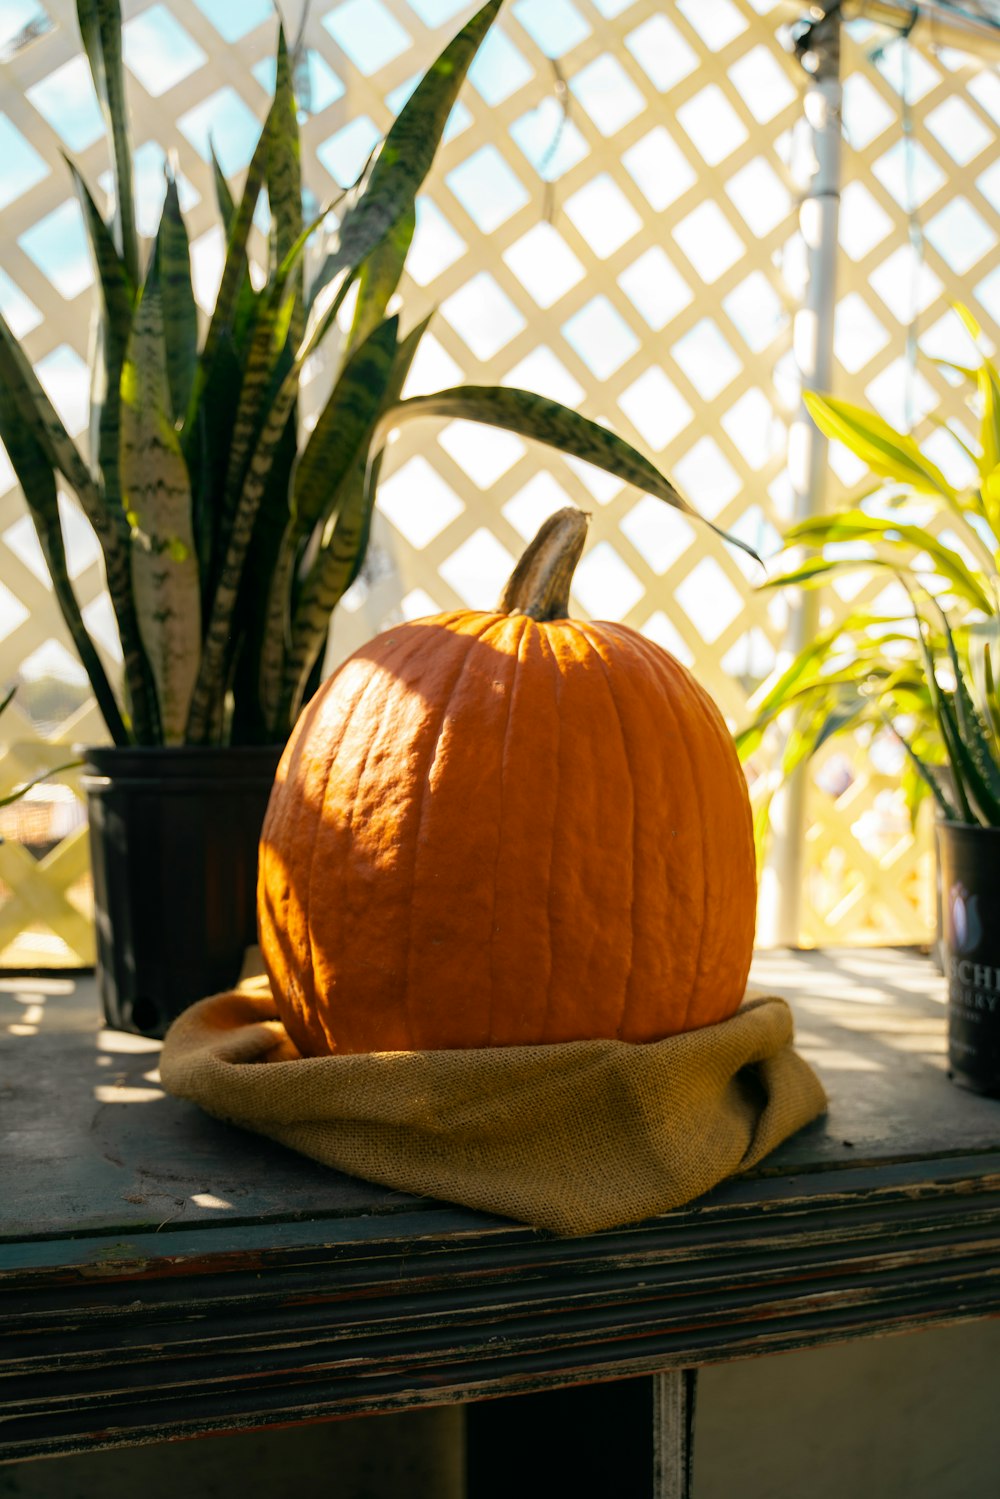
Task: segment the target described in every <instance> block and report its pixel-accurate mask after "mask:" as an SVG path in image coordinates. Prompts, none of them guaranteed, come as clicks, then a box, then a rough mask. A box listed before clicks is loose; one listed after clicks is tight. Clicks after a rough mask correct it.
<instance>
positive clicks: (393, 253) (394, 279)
mask: <svg viewBox="0 0 1000 1499" xmlns="http://www.w3.org/2000/svg"><path fill="white" fill-rule="evenodd" d="M415 228H416V210H415V209H414V208H410V209H409V210H408V211H407V212H406V213H404V214H403V215H402V217H401V218H399V219H398V220H397V221H396V223H395V224H393V226H392V228H391V229H390V230H389V232H388V234H387V235H386V236H385V238H384V239H383V240H381V241H380V242H379V243H378V244H377V245H376V246H375V248H374V250H373V251H372V253H371V254H370V255H369V257H368V259H367V260H366V261H365V262H364V264H363V265H362V267H361V270H360V272H359V273H358V278H357V279H358V300H357V302H356V303H355V304H354V319H353V321H352V324H351V333H350V337H349V338H348V341H347V347H348V351H349V352H353V350H355V349H359V348H360V347H361V345H362V344H363V343H364V341H365V339H366V338H367V337H368V335H369V334H370V333H372V332H373V331H374V330H375V329H376V328H377V327H378V325H379V323H381V321H382V319H383V318H384V317H385V311H386V308H387V307H388V305H389V301H390V299H391V297H392V296H393V294H394V293H395V291H396V288H397V286H398V285H399V279H400V277H401V276H402V274H403V266H404V265H405V264H406V257H407V255H408V253H409V249H410V245H411V243H412V240H413V231H414V229H415Z"/></svg>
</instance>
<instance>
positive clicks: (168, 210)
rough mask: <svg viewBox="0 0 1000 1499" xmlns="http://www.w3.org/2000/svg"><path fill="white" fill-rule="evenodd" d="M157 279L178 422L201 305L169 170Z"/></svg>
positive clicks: (193, 362) (190, 380)
mask: <svg viewBox="0 0 1000 1499" xmlns="http://www.w3.org/2000/svg"><path fill="white" fill-rule="evenodd" d="M156 282H157V286H158V287H159V293H160V300H161V304H162V308H163V343H164V352H165V356H166V367H167V388H168V390H169V392H170V410H171V412H172V413H173V417H174V421H175V423H176V422H180V421H182V420H183V418H184V416H185V414H186V412H187V409H188V405H189V403H190V400H191V387H192V385H193V384H194V374H195V369H196V367H197V363H198V305H197V303H196V302H195V299H194V290H193V288H192V285H191V250H190V246H189V244H188V233H187V228H186V227H185V224H184V219H183V217H182V215H181V205H180V200H179V198H178V195H177V182H176V179H175V177H174V174H173V172H168V173H167V191H166V196H165V198H164V200H163V212H162V213H161V215H160V227H159V229H158V230H157V233H156Z"/></svg>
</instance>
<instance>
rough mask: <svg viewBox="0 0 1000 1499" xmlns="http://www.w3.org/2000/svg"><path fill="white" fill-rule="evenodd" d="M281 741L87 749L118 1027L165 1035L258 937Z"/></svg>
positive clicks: (107, 1008)
mask: <svg viewBox="0 0 1000 1499" xmlns="http://www.w3.org/2000/svg"><path fill="white" fill-rule="evenodd" d="M280 755H281V746H279V745H268V746H265V747H263V748H257V747H243V746H240V747H235V748H223V749H216V748H208V749H201V748H195V747H189V746H186V745H184V746H176V747H175V746H170V747H168V748H159V747H153V748H140V749H132V748H129V749H115V748H100V749H88V750H86V751H85V764H86V773H85V775H84V778H83V785H84V787H85V789H86V792H87V802H88V808H89V813H90V849H91V859H92V864H93V872H94V914H95V920H96V926H97V976H98V984H99V988H100V992H101V998H102V1001H103V1004H104V1013H105V1016H106V1019H107V1022H108V1024H109V1025H110V1026H113V1027H115V1028H117V1029H118V1030H126V1031H133V1032H136V1033H137V1034H139V1035H143V1036H162V1035H163V1034H164V1032H165V1031H166V1029H167V1027H168V1025H169V1024H170V1022H171V1020H173V1019H174V1017H175V1016H177V1015H179V1014H180V1012H181V1010H183V1009H185V1008H186V1007H187V1006H188V1005H190V1004H193V1003H194V1002H195V1000H198V999H203V998H204V997H205V996H206V995H209V994H216V993H218V992H219V991H220V990H222V989H227V988H231V987H232V985H233V984H234V983H235V981H236V979H237V977H238V976H239V972H240V966H241V963H242V960H243V953H244V950H245V949H246V947H247V946H249V945H250V944H252V943H254V942H256V940H257V919H256V887H257V844H258V840H259V838H260V829H261V824H262V823H263V821H264V813H265V811H266V810H267V801H268V797H269V795H270V792H271V785H272V783H273V780H274V773H275V770H276V769H277V765H278V760H279V758H280Z"/></svg>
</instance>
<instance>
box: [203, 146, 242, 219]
mask: <svg viewBox="0 0 1000 1499" xmlns="http://www.w3.org/2000/svg"><path fill="white" fill-rule="evenodd" d="M208 154H209V156H210V157H211V159H212V181H213V183H214V185H215V201H216V203H217V204H218V206H219V217H220V218H221V219H222V227H223V228H224V229H225V231H226V238H227V240H228V238H229V231H230V229H231V228H232V226H233V218H234V216H235V214H236V204H235V202H234V201H233V195H232V193H231V192H230V191H229V183H228V182H227V181H226V174H225V172H224V171H223V170H222V163H221V162H220V161H219V158H218V156H217V155H216V152H215V142H214V140H213V139H212V137H211V136H209V138H208Z"/></svg>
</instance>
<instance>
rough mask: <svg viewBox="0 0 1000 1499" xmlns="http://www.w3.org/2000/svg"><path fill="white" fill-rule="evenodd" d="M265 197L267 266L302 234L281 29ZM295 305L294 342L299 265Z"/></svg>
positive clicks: (301, 313)
mask: <svg viewBox="0 0 1000 1499" xmlns="http://www.w3.org/2000/svg"><path fill="white" fill-rule="evenodd" d="M267 196H268V202H269V204H270V208H271V267H272V270H273V269H275V268H276V267H277V266H279V265H280V264H281V263H282V261H283V260H284V259H285V257H286V256H287V255H288V253H289V251H290V250H291V249H292V248H293V246H294V245H295V244H296V242H297V240H298V238H299V236H300V235H301V233H302V159H301V146H300V144H299V121H298V111H297V106H296V102H295V92H294V86H293V79H292V66H291V61H290V59H289V56H288V48H287V46H286V44H285V28H284V27H283V26H279V27H278V56H277V70H276V76H275V85H274V104H273V106H272V109H271V113H270V116H269V119H268V150H267ZM291 284H292V287H293V289H294V293H295V305H294V310H293V313H292V318H291V328H292V337H293V339H294V340H295V342H296V343H298V342H299V340H300V339H301V337H302V332H303V328H304V325H305V305H304V299H303V285H302V265H301V262H300V261H298V262H297V263H296V264H295V266H294V269H293V271H292V273H291Z"/></svg>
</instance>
